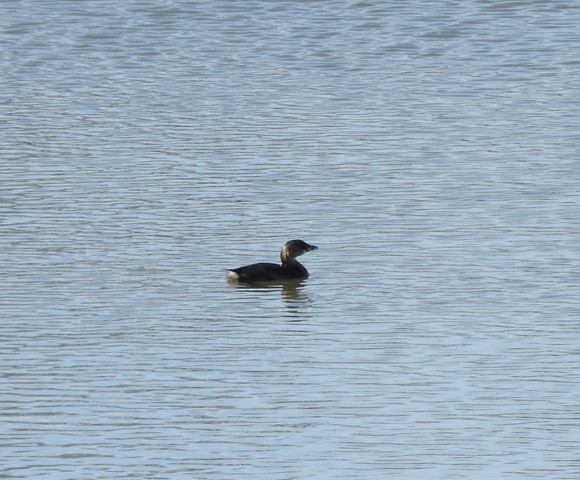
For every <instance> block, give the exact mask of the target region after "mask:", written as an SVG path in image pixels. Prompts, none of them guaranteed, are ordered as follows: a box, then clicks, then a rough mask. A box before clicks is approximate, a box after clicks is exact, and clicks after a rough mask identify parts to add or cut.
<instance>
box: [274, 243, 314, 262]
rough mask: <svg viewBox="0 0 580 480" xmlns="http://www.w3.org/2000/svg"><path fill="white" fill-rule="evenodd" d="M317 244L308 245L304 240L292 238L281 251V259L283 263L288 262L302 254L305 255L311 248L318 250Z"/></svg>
mask: <svg viewBox="0 0 580 480" xmlns="http://www.w3.org/2000/svg"><path fill="white" fill-rule="evenodd" d="M317 249H318V247H317V246H315V245H308V244H307V243H306V242H305V241H304V240H290V241H289V242H286V243H285V244H284V246H283V247H282V250H281V251H280V260H281V261H282V263H288V262H291V261H292V260H294V259H295V258H296V257H299V256H300V255H304V254H305V253H306V252H310V251H311V250H317Z"/></svg>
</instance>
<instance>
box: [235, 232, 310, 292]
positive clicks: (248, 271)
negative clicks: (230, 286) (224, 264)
mask: <svg viewBox="0 0 580 480" xmlns="http://www.w3.org/2000/svg"><path fill="white" fill-rule="evenodd" d="M316 249H318V247H315V246H314V245H308V244H307V243H306V242H304V241H302V240H290V241H289V242H286V243H285V244H284V246H283V247H282V250H280V261H281V262H282V265H277V264H275V263H254V264H252V265H246V266H245V267H240V268H234V269H232V270H229V271H228V273H227V277H228V280H230V281H232V282H244V283H253V282H280V281H284V280H302V279H304V278H308V270H306V268H304V265H302V264H301V263H300V262H298V260H296V257H299V256H300V255H302V254H304V253H306V252H309V251H311V250H316Z"/></svg>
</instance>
